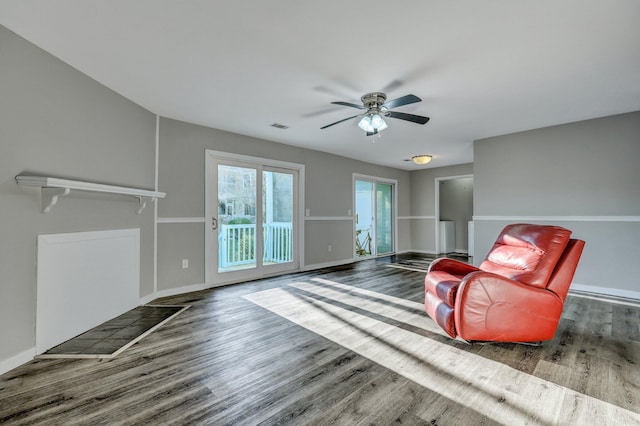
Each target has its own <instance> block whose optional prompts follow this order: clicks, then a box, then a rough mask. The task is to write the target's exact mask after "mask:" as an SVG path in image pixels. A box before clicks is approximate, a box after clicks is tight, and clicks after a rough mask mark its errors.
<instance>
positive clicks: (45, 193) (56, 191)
mask: <svg viewBox="0 0 640 426" xmlns="http://www.w3.org/2000/svg"><path fill="white" fill-rule="evenodd" d="M70 192H71V189H69V188H48V187H46V186H45V187H42V188H41V190H40V205H41V206H42V213H49V212H50V211H51V209H52V208H53V206H55V205H56V204H58V199H59V198H60V197H63V196H65V195H69V193H70Z"/></svg>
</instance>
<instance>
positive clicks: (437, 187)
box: [433, 174, 473, 255]
mask: <svg viewBox="0 0 640 426" xmlns="http://www.w3.org/2000/svg"><path fill="white" fill-rule="evenodd" d="M464 178H471V179H473V174H469V175H457V176H443V177H437V178H435V179H434V181H435V192H434V194H435V209H434V215H433V216H434V218H435V220H434V222H435V224H434V226H435V234H434V235H435V238H436V241H435V254H436V255H438V254H440V182H441V181H443V180H455V179H464Z"/></svg>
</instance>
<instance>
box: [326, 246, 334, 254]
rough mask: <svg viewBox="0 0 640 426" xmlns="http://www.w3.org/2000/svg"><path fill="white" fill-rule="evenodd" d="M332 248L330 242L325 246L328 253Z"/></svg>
mask: <svg viewBox="0 0 640 426" xmlns="http://www.w3.org/2000/svg"><path fill="white" fill-rule="evenodd" d="M332 249H333V247H331V244H329V246H328V247H327V251H328V252H329V253H331V250H332Z"/></svg>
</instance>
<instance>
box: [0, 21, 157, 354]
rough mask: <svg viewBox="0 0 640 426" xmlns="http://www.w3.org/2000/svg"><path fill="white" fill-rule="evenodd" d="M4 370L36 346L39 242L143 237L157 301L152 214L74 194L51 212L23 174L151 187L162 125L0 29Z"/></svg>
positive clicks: (146, 279)
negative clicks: (104, 233)
mask: <svg viewBox="0 0 640 426" xmlns="http://www.w3.org/2000/svg"><path fill="white" fill-rule="evenodd" d="M0 64H1V66H0V235H1V236H2V238H1V239H0V362H2V361H3V360H6V359H9V358H12V357H16V356H18V355H19V354H24V353H25V352H27V351H29V350H31V349H32V348H33V347H34V346H35V315H36V311H35V308H36V237H37V235H39V234H56V233H66V232H81V231H95V230H106V229H124V228H140V229H141V244H142V249H141V259H140V260H141V267H142V269H141V276H140V295H141V296H144V295H147V294H150V293H152V292H153V208H151V209H149V208H147V209H146V210H145V211H144V212H143V214H141V215H136V214H135V201H134V199H132V198H130V197H122V196H110V195H98V194H90V193H84V194H79V193H73V192H72V193H71V194H70V195H69V196H67V197H64V198H63V199H61V200H60V201H59V202H58V205H56V206H55V207H54V208H53V210H52V211H51V212H50V213H47V214H43V213H41V211H40V197H39V189H36V188H25V187H18V185H16V182H15V179H14V178H15V176H16V175H18V174H22V173H32V174H41V175H51V176H55V177H66V178H69V179H78V180H89V181H97V182H102V183H108V184H114V185H122V186H134V187H143V188H153V184H154V173H155V171H154V168H155V166H154V155H155V148H154V138H155V117H154V116H153V115H152V114H151V113H150V112H148V111H146V110H144V109H142V108H140V107H139V106H136V105H135V104H133V103H131V102H129V101H127V100H126V99H124V98H123V97H121V96H119V95H117V94H116V93H114V92H112V91H111V90H109V89H107V88H105V87H104V86H102V85H100V84H98V83H97V82H96V81H94V80H91V79H90V78H88V77H86V76H85V75H83V74H82V73H80V72H78V71H76V70H74V69H73V68H71V67H69V66H67V65H66V64H64V63H63V62H62V61H59V60H58V59H56V58H54V57H53V56H51V55H49V54H48V53H46V52H44V51H42V50H40V49H39V48H37V47H35V46H34V45H32V44H30V43H28V42H27V41H25V40H24V39H22V38H20V37H18V36H17V35H15V34H14V33H12V32H11V31H9V30H7V29H6V28H4V27H0Z"/></svg>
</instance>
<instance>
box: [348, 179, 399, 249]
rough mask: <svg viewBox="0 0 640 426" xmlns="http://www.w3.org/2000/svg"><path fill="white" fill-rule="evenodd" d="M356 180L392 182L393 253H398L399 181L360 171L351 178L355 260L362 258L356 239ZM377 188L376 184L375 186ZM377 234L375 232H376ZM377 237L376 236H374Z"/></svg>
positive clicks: (352, 232)
mask: <svg viewBox="0 0 640 426" xmlns="http://www.w3.org/2000/svg"><path fill="white" fill-rule="evenodd" d="M356 180H368V181H372V182H373V183H374V184H375V183H376V182H380V183H388V184H391V185H392V186H393V193H392V197H393V213H392V214H393V218H392V219H391V221H392V222H393V230H392V232H393V253H397V251H398V181H397V180H396V179H389V178H382V177H378V176H370V175H363V174H360V173H353V174H352V178H351V203H352V211H353V214H352V215H351V216H352V218H353V227H352V231H351V234H352V238H351V240H352V243H351V244H352V247H351V253H353V258H354V259H355V260H358V259H360V260H362V259H363V258H362V257H358V256H356V239H355V235H356V194H355V188H356ZM374 188H375V186H374ZM374 234H375V233H374ZM374 238H375V236H374ZM371 243H372V244H375V241H372V242H371ZM388 255H389V253H385V254H383V256H388ZM376 256H378V250H376Z"/></svg>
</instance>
